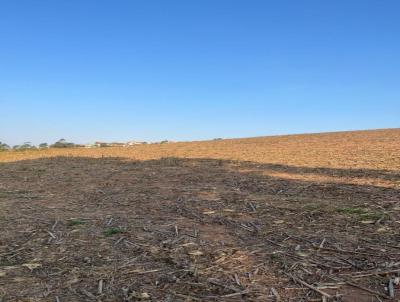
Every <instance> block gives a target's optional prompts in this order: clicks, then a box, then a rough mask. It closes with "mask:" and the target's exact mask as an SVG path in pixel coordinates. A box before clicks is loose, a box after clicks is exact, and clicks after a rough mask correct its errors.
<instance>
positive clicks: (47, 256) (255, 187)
mask: <svg viewBox="0 0 400 302" xmlns="http://www.w3.org/2000/svg"><path fill="white" fill-rule="evenodd" d="M399 193H400V130H399V129H392V130H378V131H360V132H345V133H330V134H315V135H294V136H280V137H265V138H249V139H237V140H222V141H209V142H190V143H173V144H160V145H145V146H135V147H132V148H101V149H50V150H45V151H30V152H5V153H0V230H1V233H0V300H3V301H57V299H58V300H59V301H61V302H63V301H145V300H150V301H274V300H276V295H275V294H274V293H276V292H277V293H278V294H279V295H280V297H281V300H282V301H312V299H320V298H321V293H317V292H316V291H314V290H310V289H309V288H307V287H304V283H303V284H297V285H296V284H295V282H294V280H296V282H297V283H301V282H305V283H306V284H309V285H311V284H314V285H315V286H318V288H319V289H320V291H323V292H325V293H326V294H327V295H330V296H336V295H337V294H341V295H342V297H341V298H335V299H342V301H379V299H384V298H385V297H386V296H387V295H388V294H389V293H388V292H387V291H385V286H387V285H388V282H389V280H391V279H393V278H394V277H395V276H396V274H397V273H396V272H397V271H399V270H400V264H399V263H400V246H399V245H398V240H399V239H400V238H399V234H398V228H399V224H400V215H399V210H400V205H399V202H400V194H399ZM385 271H392V273H383V272H385ZM299 280H301V281H299ZM393 280H394V279H393ZM356 286H358V288H357V287H356ZM360 287H363V288H364V289H360ZM271 288H274V289H275V290H272V291H271ZM365 288H367V289H369V292H368V291H367V290H366V289H365ZM394 289H395V292H397V291H398V289H396V288H394ZM372 292H374V294H372ZM331 300H334V298H331ZM314 301H318V300H314Z"/></svg>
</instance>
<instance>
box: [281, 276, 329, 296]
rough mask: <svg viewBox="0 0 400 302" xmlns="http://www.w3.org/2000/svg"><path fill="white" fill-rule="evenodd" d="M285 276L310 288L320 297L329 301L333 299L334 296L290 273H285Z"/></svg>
mask: <svg viewBox="0 0 400 302" xmlns="http://www.w3.org/2000/svg"><path fill="white" fill-rule="evenodd" d="M284 274H285V275H286V276H288V277H290V278H292V279H293V281H294V282H297V283H300V284H302V285H304V286H305V287H308V288H309V289H312V290H313V291H315V292H317V293H319V294H320V295H322V296H323V297H326V298H328V299H331V298H332V296H331V295H330V294H328V293H326V292H324V291H323V290H320V289H319V288H317V287H315V286H312V285H311V284H308V283H307V282H305V281H303V280H301V279H300V278H297V277H295V276H293V275H291V274H289V273H286V272H284Z"/></svg>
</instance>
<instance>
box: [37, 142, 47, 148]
mask: <svg viewBox="0 0 400 302" xmlns="http://www.w3.org/2000/svg"><path fill="white" fill-rule="evenodd" d="M48 147H49V145H48V144H47V143H41V144H40V145H39V148H40V149H46V148H48Z"/></svg>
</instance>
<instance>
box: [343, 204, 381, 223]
mask: <svg viewBox="0 0 400 302" xmlns="http://www.w3.org/2000/svg"><path fill="white" fill-rule="evenodd" d="M336 211H337V212H338V213H341V214H347V215H357V216H359V218H360V219H367V220H378V219H379V218H381V217H382V216H383V215H385V213H383V212H373V211H370V210H368V209H363V208H351V207H343V208H337V209H336Z"/></svg>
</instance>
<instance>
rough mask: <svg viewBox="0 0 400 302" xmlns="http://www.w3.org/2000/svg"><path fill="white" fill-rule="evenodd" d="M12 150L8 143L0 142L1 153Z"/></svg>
mask: <svg viewBox="0 0 400 302" xmlns="http://www.w3.org/2000/svg"><path fill="white" fill-rule="evenodd" d="M7 150H10V146H9V145H7V144H6V143H2V142H0V151H7Z"/></svg>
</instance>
